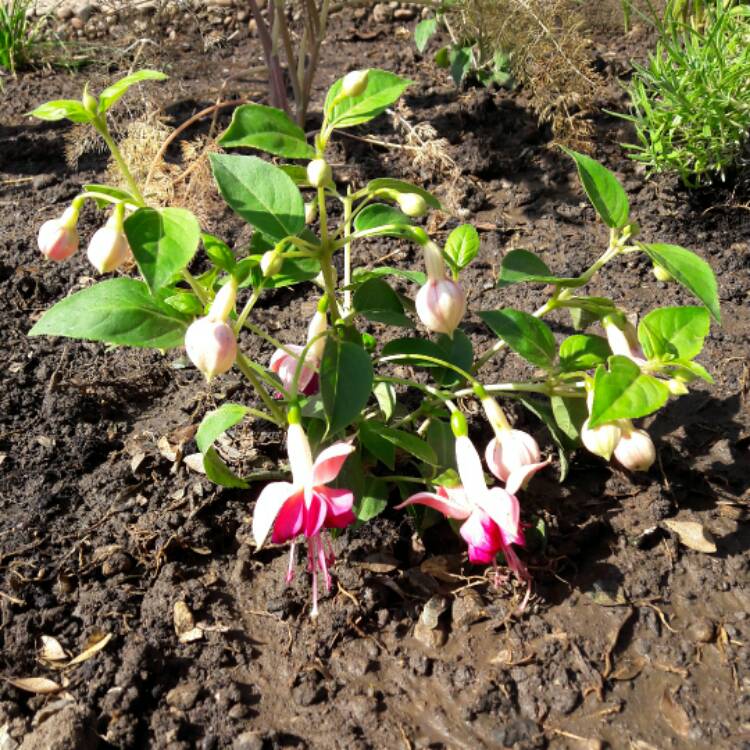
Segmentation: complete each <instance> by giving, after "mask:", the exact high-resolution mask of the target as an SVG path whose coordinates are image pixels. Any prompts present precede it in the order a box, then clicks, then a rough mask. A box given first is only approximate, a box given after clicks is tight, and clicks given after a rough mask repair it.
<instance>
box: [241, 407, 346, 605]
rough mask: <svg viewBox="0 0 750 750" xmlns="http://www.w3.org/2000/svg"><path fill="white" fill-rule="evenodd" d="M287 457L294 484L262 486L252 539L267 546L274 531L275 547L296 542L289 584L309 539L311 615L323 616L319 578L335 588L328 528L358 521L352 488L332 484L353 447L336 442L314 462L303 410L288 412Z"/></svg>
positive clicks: (254, 518) (284, 483)
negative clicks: (300, 543) (302, 542)
mask: <svg viewBox="0 0 750 750" xmlns="http://www.w3.org/2000/svg"><path fill="white" fill-rule="evenodd" d="M289 421H290V424H289V430H288V432H287V453H288V455H289V463H290V465H291V468H292V481H291V482H272V483H271V484H268V485H266V486H265V487H264V488H263V491H262V492H261V493H260V496H259V497H258V500H257V502H256V504H255V512H254V513H253V538H254V539H255V544H256V546H258V547H261V546H262V545H263V542H264V541H265V539H266V537H267V536H268V532H269V531H270V529H271V527H273V534H272V535H271V541H272V542H274V544H281V543H282V542H287V541H291V542H292V548H291V552H290V557H289V569H288V571H287V583H288V582H289V581H291V580H292V577H293V575H294V567H293V566H294V552H295V545H296V539H297V537H298V536H299V535H300V534H303V535H304V536H305V538H306V539H307V569H308V571H309V572H310V573H311V574H312V584H313V603H312V611H311V612H310V616H311V617H312V618H316V617H317V616H318V574H319V573H320V574H322V575H323V580H324V583H325V587H326V591H329V590H330V586H331V576H330V573H329V570H328V569H329V566H330V565H332V564H333V561H334V556H333V549H332V548H331V544H330V542H329V541H328V540H327V539H326V538H325V537H324V536H323V531H324V530H325V529H343V528H345V527H346V526H348V525H349V524H351V523H354V521H355V520H356V517H355V515H354V513H353V512H352V505H353V504H354V495H353V494H352V492H351V491H350V490H346V489H334V488H333V487H328V486H327V485H328V484H329V483H330V482H332V481H333V480H334V479H336V477H337V476H338V474H339V472H340V471H341V467H342V466H343V465H344V462H345V461H346V459H347V457H348V456H349V454H350V453H351V452H352V451H353V450H354V446H352V445H351V444H350V443H347V442H340V443H335V444H334V445H331V446H329V447H328V448H326V449H325V450H323V451H322V452H321V453H320V455H319V456H318V458H317V459H316V460H315V461H314V462H313V459H312V453H311V451H310V443H309V441H308V439H307V435H305V432H304V430H303V429H302V425H301V424H299V409H296V408H295V407H293V408H292V409H290V410H289Z"/></svg>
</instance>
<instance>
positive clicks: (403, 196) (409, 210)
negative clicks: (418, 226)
mask: <svg viewBox="0 0 750 750" xmlns="http://www.w3.org/2000/svg"><path fill="white" fill-rule="evenodd" d="M396 200H397V201H398V205H399V208H400V209H401V210H402V211H403V212H404V213H405V214H406V215H407V216H411V217H412V218H414V219H416V218H419V217H420V216H424V215H425V214H426V213H427V203H426V201H425V199H424V198H423V197H422V196H421V195H419V194H417V193H399V194H398V198H397V199H396Z"/></svg>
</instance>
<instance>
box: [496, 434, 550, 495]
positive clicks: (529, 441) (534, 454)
mask: <svg viewBox="0 0 750 750" xmlns="http://www.w3.org/2000/svg"><path fill="white" fill-rule="evenodd" d="M484 457H485V460H486V461H487V466H488V467H489V470H490V471H491V472H492V473H493V474H494V475H495V476H496V477H497V478H498V479H499V480H500V481H501V482H507V481H508V477H510V475H511V474H512V473H513V472H514V471H518V470H519V469H523V467H525V466H531V465H533V464H539V463H541V461H542V452H541V451H540V450H539V445H538V444H537V442H536V440H534V438H533V437H531V435H529V433H528V432H523V431H522V430H514V429H512V428H510V427H507V428H505V429H501V430H498V431H497V432H496V437H494V438H493V439H492V440H490V442H489V443H488V445H487V449H486V450H485V454H484Z"/></svg>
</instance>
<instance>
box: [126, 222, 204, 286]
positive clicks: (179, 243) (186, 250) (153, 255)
mask: <svg viewBox="0 0 750 750" xmlns="http://www.w3.org/2000/svg"><path fill="white" fill-rule="evenodd" d="M125 234H126V235H127V237H128V243H129V244H130V249H131V250H132V251H133V255H134V256H135V259H136V262H137V263H138V268H139V269H140V271H141V273H142V274H143V278H144V279H145V280H146V283H147V284H148V285H149V287H150V289H151V291H152V292H154V293H155V292H157V291H158V290H159V289H161V288H162V287H165V286H167V285H168V284H170V283H171V282H172V281H173V280H174V278H175V276H177V275H178V274H180V272H181V271H182V270H183V269H184V268H186V267H187V265H188V264H189V263H190V261H191V260H192V259H193V256H194V255H195V251H196V250H197V249H198V243H199V242H200V237H201V228H200V224H198V219H196V218H195V216H194V215H193V214H192V213H190V211H188V210H187V209H184V208H162V209H158V210H157V209H155V208H139V209H138V210H137V211H136V212H135V213H134V214H132V215H131V216H129V217H128V218H127V219H126V221H125Z"/></svg>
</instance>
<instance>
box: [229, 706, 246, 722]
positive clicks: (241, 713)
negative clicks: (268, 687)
mask: <svg viewBox="0 0 750 750" xmlns="http://www.w3.org/2000/svg"><path fill="white" fill-rule="evenodd" d="M249 713H250V709H249V708H248V707H247V706H245V705H243V704H242V703H235V704H234V705H233V706H232V707H231V708H230V709H229V718H230V719H234V720H235V721H237V720H238V719H244V718H245V717H246V716H247V715H248V714H249Z"/></svg>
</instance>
